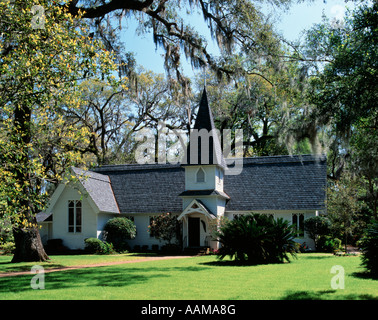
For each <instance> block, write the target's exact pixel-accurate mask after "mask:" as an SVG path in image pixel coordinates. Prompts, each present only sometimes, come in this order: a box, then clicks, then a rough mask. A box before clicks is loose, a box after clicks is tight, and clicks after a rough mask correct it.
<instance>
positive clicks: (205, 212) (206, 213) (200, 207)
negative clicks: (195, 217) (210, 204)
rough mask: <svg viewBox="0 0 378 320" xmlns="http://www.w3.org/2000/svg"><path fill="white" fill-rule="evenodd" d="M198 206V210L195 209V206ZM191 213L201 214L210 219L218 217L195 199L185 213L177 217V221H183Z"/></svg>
mask: <svg viewBox="0 0 378 320" xmlns="http://www.w3.org/2000/svg"><path fill="white" fill-rule="evenodd" d="M194 204H196V205H197V208H193V205H194ZM191 213H201V214H203V215H204V216H206V217H207V218H209V219H216V216H215V215H213V214H212V213H210V212H209V211H208V210H207V209H206V208H205V207H204V206H203V204H202V203H200V202H199V201H197V200H196V199H194V200H193V201H192V202H191V203H190V204H189V205H188V206H187V207H186V208H185V209H184V211H183V212H182V213H181V214H180V215H179V216H178V217H177V220H181V219H182V218H183V217H184V216H187V215H189V214H191Z"/></svg>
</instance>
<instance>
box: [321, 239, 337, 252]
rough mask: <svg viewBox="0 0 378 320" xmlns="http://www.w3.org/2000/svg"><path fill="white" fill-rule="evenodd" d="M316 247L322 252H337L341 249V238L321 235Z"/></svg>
mask: <svg viewBox="0 0 378 320" xmlns="http://www.w3.org/2000/svg"><path fill="white" fill-rule="evenodd" d="M316 248H317V250H318V251H320V252H336V251H339V250H341V240H340V239H338V238H333V237H331V236H320V237H319V239H318V241H317V247H316Z"/></svg>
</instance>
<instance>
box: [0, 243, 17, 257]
mask: <svg viewBox="0 0 378 320" xmlns="http://www.w3.org/2000/svg"><path fill="white" fill-rule="evenodd" d="M14 249H15V245H14V242H5V243H3V244H0V251H1V252H2V254H12V253H14Z"/></svg>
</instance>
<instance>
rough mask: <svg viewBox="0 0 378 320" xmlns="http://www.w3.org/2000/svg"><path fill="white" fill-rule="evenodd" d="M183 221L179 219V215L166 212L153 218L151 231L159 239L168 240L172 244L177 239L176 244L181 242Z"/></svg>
mask: <svg viewBox="0 0 378 320" xmlns="http://www.w3.org/2000/svg"><path fill="white" fill-rule="evenodd" d="M181 229H182V222H181V221H179V220H177V216H175V215H172V214H171V213H169V212H168V213H164V214H161V215H159V216H156V217H154V218H153V220H152V222H151V225H150V226H149V232H150V233H151V234H152V235H153V236H154V237H155V238H157V239H159V240H163V241H167V244H169V245H170V244H171V243H172V241H173V240H176V244H180V242H181Z"/></svg>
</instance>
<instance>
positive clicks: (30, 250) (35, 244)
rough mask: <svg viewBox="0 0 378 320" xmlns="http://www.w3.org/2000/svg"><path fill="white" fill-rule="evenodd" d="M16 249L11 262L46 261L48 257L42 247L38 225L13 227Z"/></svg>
mask: <svg viewBox="0 0 378 320" xmlns="http://www.w3.org/2000/svg"><path fill="white" fill-rule="evenodd" d="M13 236H14V242H15V246H16V250H15V252H14V256H13V259H12V262H31V261H39V262H43V261H47V260H49V259H50V258H49V257H48V255H47V254H46V252H45V249H44V248H43V244H42V240H41V236H40V235H39V231H38V227H32V228H28V229H26V228H19V229H17V228H13Z"/></svg>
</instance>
